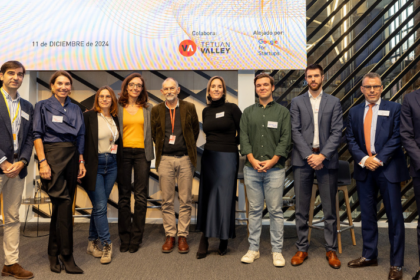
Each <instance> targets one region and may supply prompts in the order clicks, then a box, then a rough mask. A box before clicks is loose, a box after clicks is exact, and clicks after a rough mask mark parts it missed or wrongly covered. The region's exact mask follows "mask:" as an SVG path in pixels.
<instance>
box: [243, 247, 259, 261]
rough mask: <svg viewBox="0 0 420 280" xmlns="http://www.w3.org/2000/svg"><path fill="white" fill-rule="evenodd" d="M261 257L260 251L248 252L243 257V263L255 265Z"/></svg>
mask: <svg viewBox="0 0 420 280" xmlns="http://www.w3.org/2000/svg"><path fill="white" fill-rule="evenodd" d="M259 257H260V251H251V250H248V252H246V254H245V255H244V256H243V257H242V259H241V262H243V263H253V262H254V261H255V260H256V259H258V258H259Z"/></svg>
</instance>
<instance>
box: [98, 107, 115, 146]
mask: <svg viewBox="0 0 420 280" xmlns="http://www.w3.org/2000/svg"><path fill="white" fill-rule="evenodd" d="M101 117H102V118H104V120H105V122H106V125H107V126H108V128H109V130H110V131H111V134H112V139H113V144H115V141H116V140H117V136H118V130H117V131H115V133H114V131H112V127H111V126H110V125H109V122H108V120H107V119H106V118H105V116H104V115H102V113H101ZM112 124H113V125H114V126H116V124H115V121H114V119H112Z"/></svg>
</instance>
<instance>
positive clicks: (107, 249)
mask: <svg viewBox="0 0 420 280" xmlns="http://www.w3.org/2000/svg"><path fill="white" fill-rule="evenodd" d="M102 252H103V253H102V257H101V264H107V263H110V262H111V257H112V244H108V243H105V246H104V249H103V251H102Z"/></svg>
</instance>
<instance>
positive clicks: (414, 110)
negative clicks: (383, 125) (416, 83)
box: [400, 90, 420, 177]
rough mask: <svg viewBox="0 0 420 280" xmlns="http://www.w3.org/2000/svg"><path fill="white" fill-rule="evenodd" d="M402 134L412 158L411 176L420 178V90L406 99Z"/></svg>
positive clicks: (404, 143) (402, 117) (402, 118)
mask: <svg viewBox="0 0 420 280" xmlns="http://www.w3.org/2000/svg"><path fill="white" fill-rule="evenodd" d="M400 134H401V141H402V144H403V146H404V148H405V150H406V151H407V153H408V155H409V156H410V175H411V176H412V177H420V90H416V91H413V92H411V93H409V94H407V95H406V96H405V97H404V101H403V104H402V107H401V128H400Z"/></svg>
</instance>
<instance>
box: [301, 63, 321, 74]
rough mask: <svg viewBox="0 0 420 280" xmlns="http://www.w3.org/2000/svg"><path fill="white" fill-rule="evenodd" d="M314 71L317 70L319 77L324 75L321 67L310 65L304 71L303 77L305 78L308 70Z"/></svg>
mask: <svg viewBox="0 0 420 280" xmlns="http://www.w3.org/2000/svg"><path fill="white" fill-rule="evenodd" d="M315 69H318V70H319V71H321V76H323V75H324V68H322V66H321V65H319V64H311V65H309V66H308V67H306V69H305V77H306V72H308V70H315Z"/></svg>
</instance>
